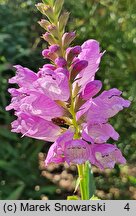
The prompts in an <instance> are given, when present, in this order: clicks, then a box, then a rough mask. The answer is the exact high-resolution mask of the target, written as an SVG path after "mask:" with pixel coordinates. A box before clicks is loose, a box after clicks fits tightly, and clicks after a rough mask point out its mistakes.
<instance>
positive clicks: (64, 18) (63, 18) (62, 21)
mask: <svg viewBox="0 0 136 216" xmlns="http://www.w3.org/2000/svg"><path fill="white" fill-rule="evenodd" d="M68 19H69V13H68V12H64V13H63V14H62V15H61V16H60V18H59V30H60V32H62V33H64V31H65V27H66V25H67V22H68Z"/></svg>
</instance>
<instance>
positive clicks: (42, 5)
mask: <svg viewBox="0 0 136 216" xmlns="http://www.w3.org/2000/svg"><path fill="white" fill-rule="evenodd" d="M35 6H36V7H37V9H38V10H39V11H40V12H41V13H42V14H44V6H45V5H44V4H43V3H38V4H36V5H35Z"/></svg>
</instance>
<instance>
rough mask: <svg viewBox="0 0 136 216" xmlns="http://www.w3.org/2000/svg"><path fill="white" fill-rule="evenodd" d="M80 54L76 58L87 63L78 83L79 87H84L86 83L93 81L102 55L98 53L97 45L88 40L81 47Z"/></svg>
mask: <svg viewBox="0 0 136 216" xmlns="http://www.w3.org/2000/svg"><path fill="white" fill-rule="evenodd" d="M81 48H82V52H81V53H80V54H79V56H78V58H79V59H80V60H85V61H88V66H87V67H86V68H85V69H84V70H82V71H81V72H80V74H79V77H81V79H80V80H79V81H78V84H79V86H82V87H85V85H86V84H87V83H89V82H90V81H93V80H94V77H95V73H96V72H97V71H98V69H99V64H100V60H101V57H102V55H103V53H100V47H99V43H98V42H97V41H96V40H92V39H91V40H88V41H86V42H85V43H83V45H82V46H81Z"/></svg>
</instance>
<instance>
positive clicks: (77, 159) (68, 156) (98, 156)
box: [45, 130, 126, 170]
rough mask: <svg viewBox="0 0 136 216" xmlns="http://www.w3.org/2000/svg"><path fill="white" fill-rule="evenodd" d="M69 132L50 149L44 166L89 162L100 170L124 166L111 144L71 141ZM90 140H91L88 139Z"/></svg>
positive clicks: (80, 140)
mask: <svg viewBox="0 0 136 216" xmlns="http://www.w3.org/2000/svg"><path fill="white" fill-rule="evenodd" d="M73 135H74V133H73V132H71V131H70V130H69V131H67V132H65V133H64V134H63V135H62V136H60V137H59V138H58V139H57V140H56V142H55V143H54V144H53V145H52V146H51V147H50V149H49V152H48V155H47V158H46V160H45V165H46V166H47V165H48V164H50V163H63V162H67V163H68V164H70V163H74V164H83V163H85V162H86V161H87V160H89V161H90V162H91V163H92V164H94V165H96V166H97V167H99V168H100V169H102V170H103V169H104V168H113V167H114V165H115V163H121V164H124V163H125V162H126V160H125V158H124V157H123V156H122V154H121V152H120V150H119V149H118V148H117V147H116V146H115V145H111V144H107V143H106V144H103V143H101V144H91V143H89V142H88V141H87V140H84V139H73ZM90 139H91V138H90Z"/></svg>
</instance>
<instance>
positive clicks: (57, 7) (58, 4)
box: [53, 0, 64, 17]
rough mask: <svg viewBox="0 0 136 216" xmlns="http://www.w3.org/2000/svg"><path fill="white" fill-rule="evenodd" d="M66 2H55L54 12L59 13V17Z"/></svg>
mask: <svg viewBox="0 0 136 216" xmlns="http://www.w3.org/2000/svg"><path fill="white" fill-rule="evenodd" d="M63 4H64V0H56V1H55V4H54V8H53V9H54V13H55V14H56V15H57V17H59V15H60V12H61V10H62V7H63Z"/></svg>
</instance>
